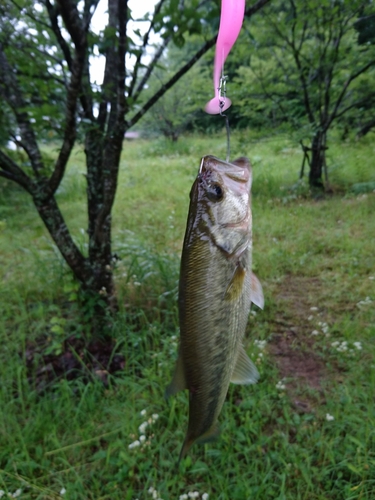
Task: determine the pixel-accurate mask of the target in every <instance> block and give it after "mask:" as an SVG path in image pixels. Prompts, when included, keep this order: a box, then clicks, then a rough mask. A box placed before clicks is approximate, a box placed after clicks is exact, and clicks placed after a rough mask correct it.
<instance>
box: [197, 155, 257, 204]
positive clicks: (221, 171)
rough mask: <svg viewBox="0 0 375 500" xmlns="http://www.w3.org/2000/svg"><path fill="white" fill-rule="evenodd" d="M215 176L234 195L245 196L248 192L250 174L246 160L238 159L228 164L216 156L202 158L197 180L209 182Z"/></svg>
mask: <svg viewBox="0 0 375 500" xmlns="http://www.w3.org/2000/svg"><path fill="white" fill-rule="evenodd" d="M216 176H218V177H219V178H220V180H221V181H222V182H223V185H224V186H225V187H226V188H227V189H229V190H230V191H232V192H233V193H234V194H236V195H243V194H246V193H248V192H249V190H250V183H251V172H250V164H249V162H248V160H247V159H246V158H239V159H238V160H235V162H234V163H229V162H226V161H224V160H220V159H219V158H216V156H211V155H207V156H204V157H203V158H202V160H201V164H200V167H199V172H198V178H199V180H200V181H203V182H209V181H211V180H213V178H215V177H216Z"/></svg>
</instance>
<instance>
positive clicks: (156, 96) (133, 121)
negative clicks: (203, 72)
mask: <svg viewBox="0 0 375 500" xmlns="http://www.w3.org/2000/svg"><path fill="white" fill-rule="evenodd" d="M268 2H270V0H258V2H256V3H255V4H254V5H252V6H251V7H248V8H247V9H246V10H245V16H246V17H251V16H252V15H254V14H255V13H256V12H258V11H259V10H260V9H261V8H262V7H264V6H265V5H266V4H267V3H268ZM216 38H217V35H215V36H213V37H212V38H210V40H208V41H207V42H206V43H205V44H204V45H203V46H202V47H201V48H200V49H199V50H198V52H197V53H196V54H195V55H194V56H193V57H192V58H191V59H190V61H188V62H187V63H186V64H185V65H184V66H183V67H182V68H181V69H180V70H179V71H177V73H176V74H175V75H174V76H173V77H172V78H171V79H170V80H169V81H168V82H167V83H165V84H164V85H162V86H161V87H160V89H159V90H158V91H157V92H156V94H154V95H153V96H152V97H151V98H150V99H149V100H148V101H147V102H146V103H145V104H144V105H143V107H142V108H141V109H140V110H139V111H138V113H136V114H135V115H134V116H133V117H132V118H131V119H130V120H129V121H127V122H126V128H130V127H132V126H133V125H135V124H136V123H137V122H138V121H139V120H140V119H141V118H142V116H143V115H144V114H145V113H146V111H148V110H149V109H150V108H151V106H153V105H154V104H155V103H156V102H157V101H158V99H160V98H161V97H162V96H163V95H164V94H165V93H166V92H167V90H169V89H170V88H171V87H173V85H174V84H175V83H176V82H178V80H179V79H180V78H181V77H182V76H184V75H185V74H186V73H187V72H188V71H189V69H190V68H191V67H192V66H194V64H195V63H196V62H197V61H199V59H200V58H201V57H202V56H203V55H204V54H205V53H206V52H207V51H208V50H209V49H210V48H211V47H213V46H214V45H215V42H216Z"/></svg>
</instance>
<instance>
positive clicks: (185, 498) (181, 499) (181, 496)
mask: <svg viewBox="0 0 375 500" xmlns="http://www.w3.org/2000/svg"><path fill="white" fill-rule="evenodd" d="M178 498H179V500H188V498H189V497H188V496H187V494H186V493H184V494H183V495H180V496H179V497H178Z"/></svg>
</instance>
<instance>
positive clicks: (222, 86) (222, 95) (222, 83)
mask: <svg viewBox="0 0 375 500" xmlns="http://www.w3.org/2000/svg"><path fill="white" fill-rule="evenodd" d="M226 82H227V77H226V76H225V75H224V66H223V68H222V76H221V78H220V83H219V107H220V116H223V117H224V118H225V128H226V131H227V158H226V161H227V162H229V157H230V129H229V119H228V116H227V115H226V114H224V113H223V108H224V106H225V99H226V92H227V90H226Z"/></svg>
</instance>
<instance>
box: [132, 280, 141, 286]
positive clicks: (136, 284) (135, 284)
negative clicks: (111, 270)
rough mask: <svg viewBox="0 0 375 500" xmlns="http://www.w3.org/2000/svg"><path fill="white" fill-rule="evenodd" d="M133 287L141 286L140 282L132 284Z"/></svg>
mask: <svg viewBox="0 0 375 500" xmlns="http://www.w3.org/2000/svg"><path fill="white" fill-rule="evenodd" d="M133 285H134V286H141V284H140V282H139V281H134V283H133Z"/></svg>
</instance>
